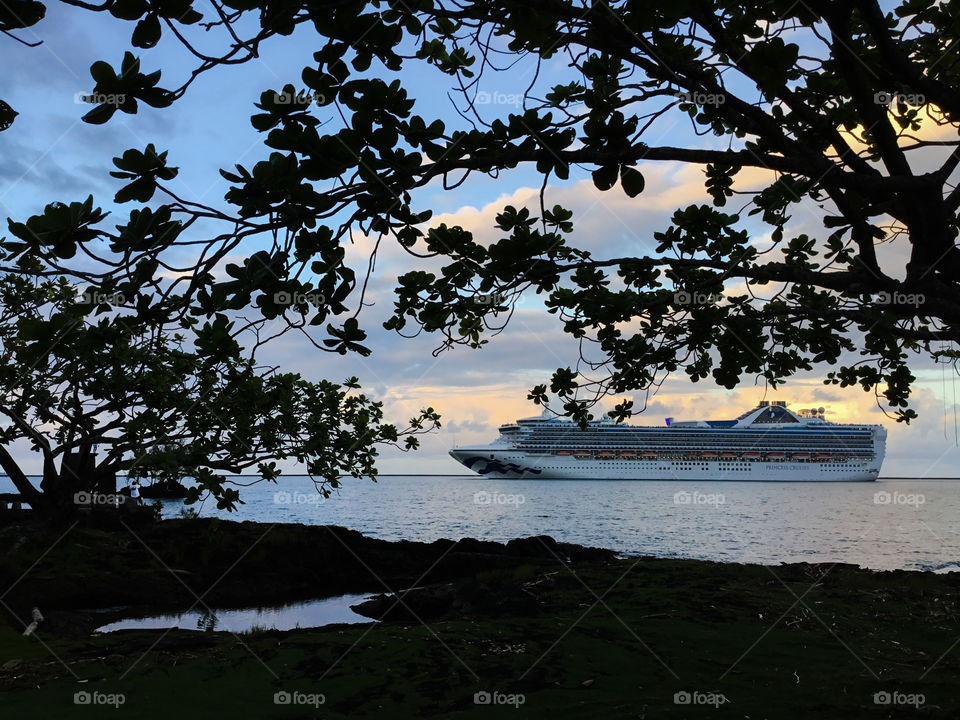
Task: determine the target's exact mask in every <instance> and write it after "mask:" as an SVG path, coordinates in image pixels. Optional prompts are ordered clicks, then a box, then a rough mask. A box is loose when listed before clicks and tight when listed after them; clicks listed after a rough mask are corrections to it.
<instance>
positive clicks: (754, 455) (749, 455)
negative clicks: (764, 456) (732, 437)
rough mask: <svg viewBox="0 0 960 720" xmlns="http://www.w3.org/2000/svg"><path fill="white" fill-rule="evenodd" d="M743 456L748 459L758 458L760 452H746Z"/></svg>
mask: <svg viewBox="0 0 960 720" xmlns="http://www.w3.org/2000/svg"><path fill="white" fill-rule="evenodd" d="M743 457H744V459H746V460H756V459H757V458H758V457H760V453H758V452H745V453H744V454H743Z"/></svg>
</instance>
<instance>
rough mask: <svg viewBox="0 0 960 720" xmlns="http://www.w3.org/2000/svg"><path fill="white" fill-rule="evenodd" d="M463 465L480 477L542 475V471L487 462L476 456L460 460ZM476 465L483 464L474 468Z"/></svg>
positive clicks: (495, 461) (513, 464) (491, 461)
mask: <svg viewBox="0 0 960 720" xmlns="http://www.w3.org/2000/svg"><path fill="white" fill-rule="evenodd" d="M461 462H462V463H463V465H464V466H465V467H467V468H469V469H470V470H473V471H474V472H475V473H478V474H480V475H486V474H487V473H491V472H500V473H506V472H513V473H519V474H521V475H522V474H523V473H530V474H531V475H539V474H540V473H542V472H543V471H542V470H537V469H536V468H530V467H523V466H522V465H517V464H516V463H502V462H500V461H499V460H487V459H486V458H484V457H481V456H479V455H476V456H474V457H470V458H464V459H463V460H461ZM478 463H484V465H483V467H479V466H478V467H474V465H477V464H478Z"/></svg>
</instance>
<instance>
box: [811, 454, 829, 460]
mask: <svg viewBox="0 0 960 720" xmlns="http://www.w3.org/2000/svg"><path fill="white" fill-rule="evenodd" d="M813 459H814V460H829V459H830V453H817V454H816V455H814V456H813Z"/></svg>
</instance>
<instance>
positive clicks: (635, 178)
mask: <svg viewBox="0 0 960 720" xmlns="http://www.w3.org/2000/svg"><path fill="white" fill-rule="evenodd" d="M645 184H646V183H645V181H644V179H643V175H642V174H641V172H640V171H639V170H637V169H636V168H634V167H631V166H630V165H623V166H621V168H620V185H621V186H622V187H623V191H624V192H625V193H626V194H627V195H629V196H630V197H632V198H634V197H636V196H637V195H639V194H640V193H642V192H643V187H644V185H645Z"/></svg>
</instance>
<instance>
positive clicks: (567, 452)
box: [557, 450, 573, 455]
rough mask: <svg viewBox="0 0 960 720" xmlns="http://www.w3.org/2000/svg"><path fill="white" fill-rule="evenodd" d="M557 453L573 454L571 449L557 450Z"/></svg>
mask: <svg viewBox="0 0 960 720" xmlns="http://www.w3.org/2000/svg"><path fill="white" fill-rule="evenodd" d="M557 455H573V451H572V450H557Z"/></svg>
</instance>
